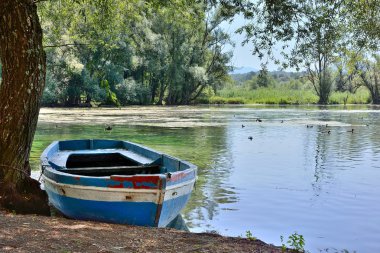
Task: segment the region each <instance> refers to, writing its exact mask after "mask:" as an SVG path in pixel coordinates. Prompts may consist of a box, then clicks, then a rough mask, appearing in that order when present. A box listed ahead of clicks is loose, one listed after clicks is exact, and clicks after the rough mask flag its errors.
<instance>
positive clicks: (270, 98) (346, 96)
mask: <svg viewBox="0 0 380 253" xmlns="http://www.w3.org/2000/svg"><path fill="white" fill-rule="evenodd" d="M317 102H318V96H317V95H315V92H313V91H312V90H310V89H305V90H292V89H287V88H281V87H278V88H258V89H255V90H251V89H247V88H244V87H235V88H230V89H223V90H220V91H219V92H218V94H217V95H216V96H213V97H211V98H210V99H209V103H210V104H316V103H317ZM329 103H330V104H368V103H370V96H369V93H368V91H367V90H366V89H364V88H360V89H358V90H357V91H356V93H354V94H352V93H349V92H332V94H331V96H330V100H329Z"/></svg>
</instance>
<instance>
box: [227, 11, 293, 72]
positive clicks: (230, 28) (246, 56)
mask: <svg viewBox="0 0 380 253" xmlns="http://www.w3.org/2000/svg"><path fill="white" fill-rule="evenodd" d="M246 22H248V21H245V20H244V18H243V17H242V16H241V15H240V16H235V18H234V20H233V22H232V23H227V22H224V23H223V24H222V26H221V27H222V29H223V30H224V31H225V32H227V33H228V34H229V35H230V36H231V39H232V41H234V42H235V47H234V48H231V47H226V50H227V51H229V50H232V51H233V54H234V56H233V58H232V60H231V64H232V65H233V66H234V67H236V68H237V69H239V67H245V69H248V70H249V69H254V70H260V69H261V63H262V61H260V59H259V57H257V56H256V55H252V49H253V46H252V44H246V45H244V46H242V45H241V43H242V42H243V40H244V34H237V33H235V31H236V30H237V29H238V28H239V27H241V26H243V25H244V24H245V23H246ZM274 55H275V57H276V58H279V59H282V57H281V55H280V53H279V51H278V50H277V51H276V50H275V51H274ZM267 68H268V70H269V71H274V70H278V69H279V66H278V65H276V64H274V62H273V61H269V63H268V65H267ZM249 71H252V70H249ZM288 71H290V70H288Z"/></svg>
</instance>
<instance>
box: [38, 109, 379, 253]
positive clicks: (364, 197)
mask: <svg viewBox="0 0 380 253" xmlns="http://www.w3.org/2000/svg"><path fill="white" fill-rule="evenodd" d="M257 118H259V119H261V121H262V122H258V121H256V119H257ZM105 124H112V125H113V130H112V131H111V132H106V131H104V125H105ZM242 125H244V127H242ZM307 125H310V126H313V127H307ZM352 129H354V130H353V132H352ZM249 136H251V137H252V140H250V139H248V137H249ZM82 138H107V139H121V140H130V141H133V142H137V143H141V144H143V145H146V146H148V147H151V148H154V149H157V150H160V151H163V152H165V153H168V154H170V155H173V156H177V157H180V158H182V159H186V160H188V161H190V162H192V163H194V164H196V165H198V167H199V171H198V176H199V178H198V182H197V187H196V190H195V191H194V192H193V195H192V198H191V200H190V202H189V204H188V205H187V207H186V209H185V210H184V211H183V213H182V216H183V218H184V220H185V221H186V224H187V226H188V227H189V229H190V231H193V232H203V231H209V232H210V231H213V232H217V233H220V234H222V235H231V236H245V234H246V231H247V230H250V231H251V233H252V234H253V236H255V237H257V238H259V239H261V240H263V241H265V242H267V243H273V244H275V245H281V241H280V236H281V235H282V236H284V238H287V237H288V236H289V235H291V234H292V233H294V232H297V233H298V234H302V235H303V236H304V238H305V240H306V247H305V248H306V249H307V250H309V251H310V252H321V251H322V252H343V250H347V251H349V252H354V251H356V252H368V253H370V252H371V253H372V252H380V202H379V200H380V108H378V107H370V106H351V107H349V108H344V107H316V106H307V107H275V106H273V107H271V106H229V107H228V106H223V107H222V106H220V107H218V106H216V107H130V108H123V109H121V110H119V109H42V110H41V115H40V120H39V124H38V129H37V133H36V136H35V141H34V143H33V149H32V157H31V160H32V161H31V163H32V165H33V166H34V167H35V168H38V162H39V161H38V158H39V156H40V154H41V152H42V150H43V149H44V148H45V147H46V146H47V145H48V144H49V143H50V142H52V141H53V140H58V139H60V140H62V139H82Z"/></svg>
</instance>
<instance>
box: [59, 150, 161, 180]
mask: <svg viewBox="0 0 380 253" xmlns="http://www.w3.org/2000/svg"><path fill="white" fill-rule="evenodd" d="M60 171H64V172H65V173H69V174H75V175H83V176H95V177H97V176H98V177H100V176H111V175H115V174H116V175H136V174H157V173H162V171H161V169H160V166H159V165H156V164H148V165H147V164H141V163H138V162H136V161H134V160H132V159H130V158H128V157H125V156H123V155H121V154H119V153H106V154H71V155H69V156H68V159H67V162H66V169H60Z"/></svg>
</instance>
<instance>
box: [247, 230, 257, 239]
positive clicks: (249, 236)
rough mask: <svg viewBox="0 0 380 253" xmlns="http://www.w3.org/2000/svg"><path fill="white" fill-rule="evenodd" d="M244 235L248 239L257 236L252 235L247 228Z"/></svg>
mask: <svg viewBox="0 0 380 253" xmlns="http://www.w3.org/2000/svg"><path fill="white" fill-rule="evenodd" d="M245 236H246V237H247V239H248V240H251V241H254V240H257V238H256V237H254V236H253V234H252V232H251V231H250V230H247V231H246V232H245Z"/></svg>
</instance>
